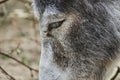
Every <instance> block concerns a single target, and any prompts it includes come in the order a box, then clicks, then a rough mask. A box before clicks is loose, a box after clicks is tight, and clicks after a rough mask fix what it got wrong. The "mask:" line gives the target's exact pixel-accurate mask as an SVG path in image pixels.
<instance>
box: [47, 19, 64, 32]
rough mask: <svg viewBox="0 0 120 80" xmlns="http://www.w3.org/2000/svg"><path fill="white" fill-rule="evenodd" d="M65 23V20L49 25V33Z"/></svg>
mask: <svg viewBox="0 0 120 80" xmlns="http://www.w3.org/2000/svg"><path fill="white" fill-rule="evenodd" d="M64 21H65V20H62V21H58V22H53V23H50V24H49V31H51V30H52V29H55V28H58V27H60V26H61V25H62V24H63V22H64Z"/></svg>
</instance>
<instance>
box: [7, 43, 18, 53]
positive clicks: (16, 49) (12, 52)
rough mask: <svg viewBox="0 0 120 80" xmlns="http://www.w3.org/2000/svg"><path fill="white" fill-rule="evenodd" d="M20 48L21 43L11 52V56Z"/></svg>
mask: <svg viewBox="0 0 120 80" xmlns="http://www.w3.org/2000/svg"><path fill="white" fill-rule="evenodd" d="M19 47H20V43H18V45H17V47H16V48H15V49H13V50H11V52H10V53H9V54H12V53H14V52H15V51H16V50H17V49H18V48H19Z"/></svg>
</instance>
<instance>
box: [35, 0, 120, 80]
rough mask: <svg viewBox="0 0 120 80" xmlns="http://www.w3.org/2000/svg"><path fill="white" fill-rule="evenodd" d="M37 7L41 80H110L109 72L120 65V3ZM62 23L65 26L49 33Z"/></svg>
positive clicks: (40, 2)
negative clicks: (55, 23) (54, 24)
mask: <svg viewBox="0 0 120 80" xmlns="http://www.w3.org/2000/svg"><path fill="white" fill-rule="evenodd" d="M33 4H34V5H33V6H34V9H35V12H36V13H37V14H35V15H37V17H38V18H39V20H40V32H41V34H40V35H41V58H40V75H39V78H40V80H110V78H111V77H112V76H113V75H112V73H111V74H110V75H109V74H108V72H109V71H110V70H111V72H114V71H112V70H113V69H115V68H116V67H118V65H117V64H118V63H119V62H120V61H119V60H120V59H119V58H120V50H119V49H120V0H33ZM62 19H65V21H64V22H63V24H62V25H61V26H59V27H58V28H52V29H51V30H49V24H51V23H54V22H58V21H60V20H62ZM113 65H115V66H114V67H113ZM111 67H112V68H111Z"/></svg>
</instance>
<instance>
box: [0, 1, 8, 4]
mask: <svg viewBox="0 0 120 80" xmlns="http://www.w3.org/2000/svg"><path fill="white" fill-rule="evenodd" d="M7 1H9V0H2V1H0V4H2V3H5V2H7Z"/></svg>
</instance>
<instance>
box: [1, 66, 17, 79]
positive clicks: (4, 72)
mask: <svg viewBox="0 0 120 80" xmlns="http://www.w3.org/2000/svg"><path fill="white" fill-rule="evenodd" d="M0 69H1V70H2V73H3V74H5V75H6V76H8V77H9V78H10V80H16V79H15V78H14V77H12V76H11V75H10V74H8V73H7V72H6V71H5V70H4V69H3V68H2V67H1V66H0Z"/></svg>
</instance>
